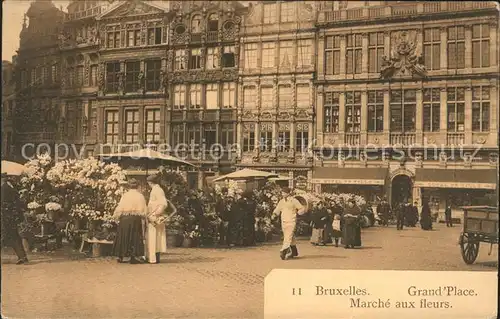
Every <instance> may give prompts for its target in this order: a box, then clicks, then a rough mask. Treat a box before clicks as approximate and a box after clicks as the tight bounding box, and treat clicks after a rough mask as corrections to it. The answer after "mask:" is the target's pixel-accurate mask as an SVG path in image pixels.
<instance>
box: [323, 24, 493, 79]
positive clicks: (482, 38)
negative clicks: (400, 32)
mask: <svg viewBox="0 0 500 319" xmlns="http://www.w3.org/2000/svg"><path fill="white" fill-rule="evenodd" d="M445 32H446V39H447V40H446V43H443V41H442V32H441V29H440V28H426V29H424V30H423V60H424V64H425V67H426V68H427V70H440V69H441V49H442V46H445V47H446V55H447V60H448V66H447V67H448V69H464V68H465V47H466V39H465V32H466V31H465V26H452V27H448V28H446V31H445ZM471 33H472V35H471V42H470V43H468V45H470V46H471V48H472V67H473V68H483V67H489V66H490V26H489V25H488V24H475V25H472V31H471ZM341 38H342V36H340V35H335V36H328V37H326V38H325V73H326V74H327V75H336V74H340V72H341V59H340V54H341V53H340V52H341ZM344 38H345V68H344V70H345V71H344V72H345V74H360V73H362V61H363V39H362V35H361V34H348V35H345V36H344ZM384 38H385V37H384V33H383V32H372V33H368V52H367V54H368V59H367V60H368V72H370V73H377V72H380V68H381V66H382V57H383V56H384V50H385V45H386V44H385V39H384Z"/></svg>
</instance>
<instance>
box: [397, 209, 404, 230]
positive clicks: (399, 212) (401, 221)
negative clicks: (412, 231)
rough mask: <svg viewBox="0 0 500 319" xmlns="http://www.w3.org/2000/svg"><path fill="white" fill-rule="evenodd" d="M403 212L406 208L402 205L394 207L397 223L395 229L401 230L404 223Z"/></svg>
mask: <svg viewBox="0 0 500 319" xmlns="http://www.w3.org/2000/svg"><path fill="white" fill-rule="evenodd" d="M405 211H406V207H405V206H404V205H401V204H400V205H398V206H397V207H396V223H397V229H398V230H402V229H403V225H404V222H405Z"/></svg>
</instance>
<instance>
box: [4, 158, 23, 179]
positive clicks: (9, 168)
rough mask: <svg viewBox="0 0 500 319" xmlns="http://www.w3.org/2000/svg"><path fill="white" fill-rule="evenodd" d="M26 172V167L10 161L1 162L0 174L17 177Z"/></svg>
mask: <svg viewBox="0 0 500 319" xmlns="http://www.w3.org/2000/svg"><path fill="white" fill-rule="evenodd" d="M25 170H26V167H24V166H23V165H21V164H19V163H16V162H11V161H2V174H7V175H11V176H19V175H21V174H22V173H23V172H24V171H25Z"/></svg>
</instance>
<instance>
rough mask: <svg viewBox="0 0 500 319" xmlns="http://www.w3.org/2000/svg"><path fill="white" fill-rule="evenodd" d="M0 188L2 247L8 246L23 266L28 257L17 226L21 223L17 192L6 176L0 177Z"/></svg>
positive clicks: (21, 211)
mask: <svg viewBox="0 0 500 319" xmlns="http://www.w3.org/2000/svg"><path fill="white" fill-rule="evenodd" d="M1 188H2V234H1V237H2V247H3V246H4V245H7V246H10V247H12V248H13V249H14V252H15V253H16V255H17V264H18V265H21V264H25V263H27V262H28V257H27V256H26V252H25V251H24V247H23V241H22V239H21V236H20V235H19V231H18V229H17V226H18V225H19V224H20V223H21V222H22V221H23V218H24V214H23V209H22V202H21V199H20V197H19V193H18V191H17V190H16V189H15V188H14V186H12V184H11V183H10V181H8V176H7V174H2V175H1Z"/></svg>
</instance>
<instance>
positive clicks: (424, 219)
mask: <svg viewBox="0 0 500 319" xmlns="http://www.w3.org/2000/svg"><path fill="white" fill-rule="evenodd" d="M420 226H421V227H422V229H423V230H432V217H431V208H430V207H429V203H428V202H427V201H424V203H423V204H422V213H421V215H420Z"/></svg>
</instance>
